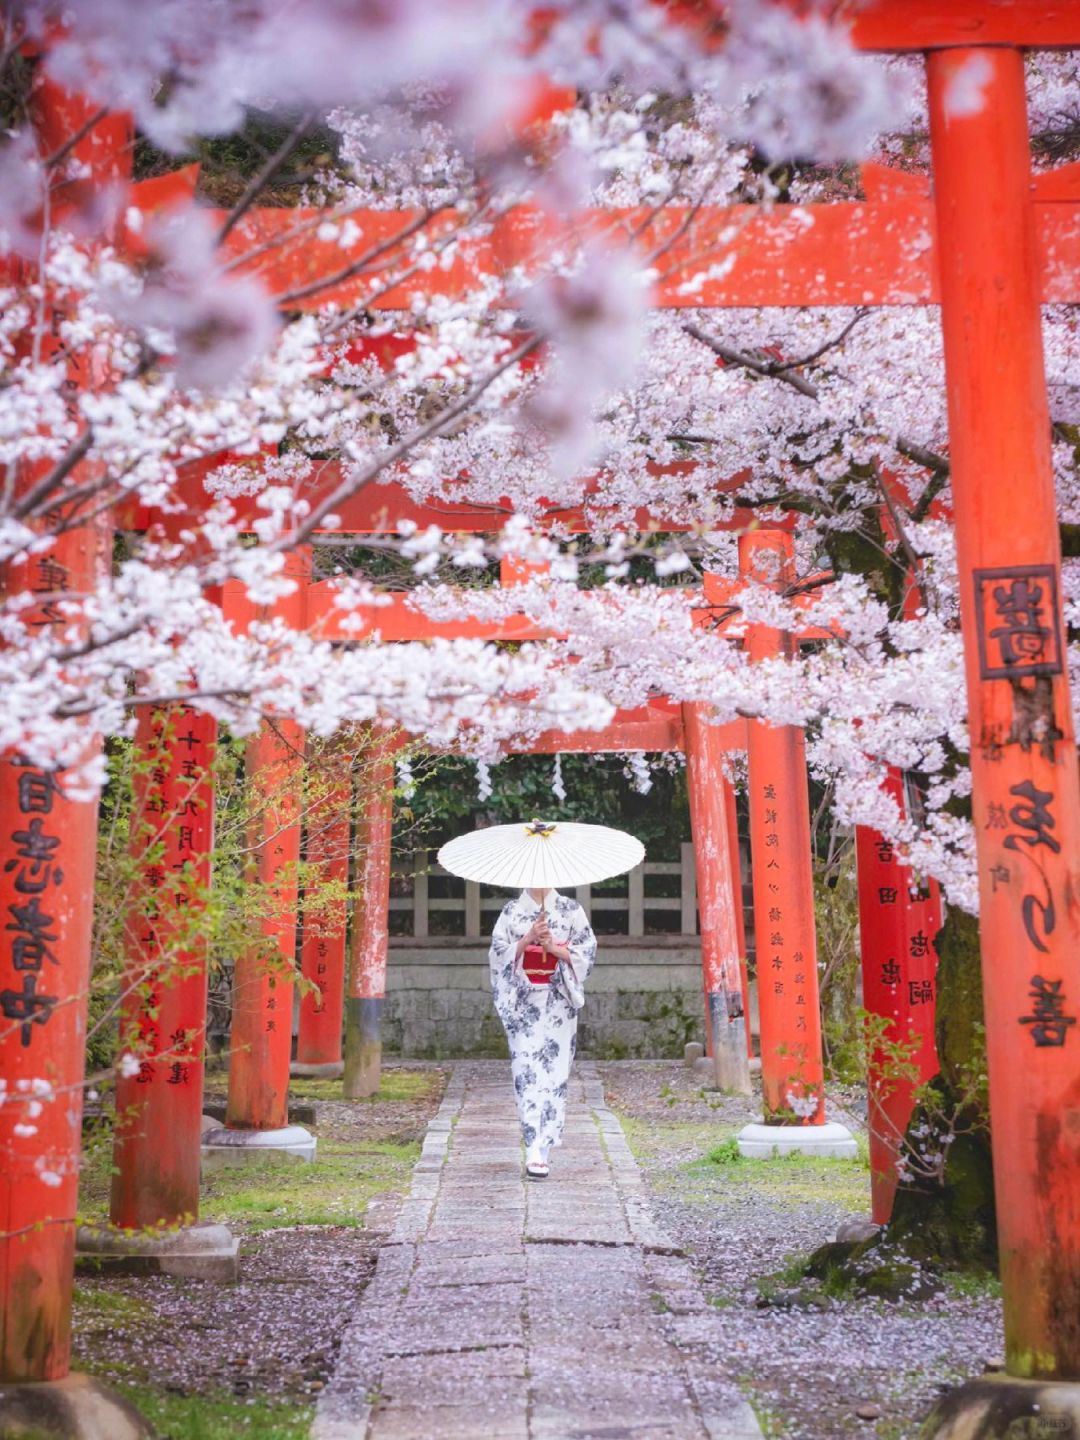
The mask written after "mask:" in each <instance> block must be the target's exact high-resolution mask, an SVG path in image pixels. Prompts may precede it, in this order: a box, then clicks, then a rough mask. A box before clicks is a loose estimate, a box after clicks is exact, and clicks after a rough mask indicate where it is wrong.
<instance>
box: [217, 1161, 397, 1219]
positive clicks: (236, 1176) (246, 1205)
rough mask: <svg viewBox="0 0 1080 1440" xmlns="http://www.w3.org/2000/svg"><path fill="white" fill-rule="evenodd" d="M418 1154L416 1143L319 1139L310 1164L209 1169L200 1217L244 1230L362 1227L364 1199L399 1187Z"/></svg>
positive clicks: (277, 1163)
mask: <svg viewBox="0 0 1080 1440" xmlns="http://www.w3.org/2000/svg"><path fill="white" fill-rule="evenodd" d="M419 1156H420V1143H419V1141H410V1142H409V1143H407V1144H400V1143H395V1142H393V1141H389V1140H372V1141H368V1142H367V1143H365V1144H349V1143H348V1142H342V1141H333V1140H320V1141H319V1148H318V1155H317V1158H316V1160H315V1162H314V1163H313V1164H310V1165H308V1164H305V1163H303V1162H302V1161H298V1160H288V1159H285V1158H284V1157H275V1158H271V1157H267V1158H266V1159H265V1160H260V1161H258V1162H256V1163H253V1164H249V1165H243V1166H229V1167H226V1168H224V1169H221V1170H214V1171H211V1172H210V1173H209V1174H208V1175H207V1176H206V1178H205V1179H204V1181H203V1191H202V1216H203V1219H205V1220H219V1221H221V1222H222V1223H224V1224H226V1225H232V1224H242V1225H243V1226H244V1227H245V1228H246V1229H248V1230H276V1229H279V1228H281V1227H282V1226H289V1225H353V1226H362V1225H363V1224H364V1216H365V1212H366V1211H367V1207H368V1202H369V1201H371V1200H372V1199H374V1197H375V1196H376V1195H381V1194H385V1193H386V1192H387V1191H389V1190H398V1189H404V1188H405V1187H406V1186H407V1185H408V1182H409V1175H410V1171H411V1170H412V1167H413V1166H414V1165H415V1164H416V1161H417V1160H418V1159H419Z"/></svg>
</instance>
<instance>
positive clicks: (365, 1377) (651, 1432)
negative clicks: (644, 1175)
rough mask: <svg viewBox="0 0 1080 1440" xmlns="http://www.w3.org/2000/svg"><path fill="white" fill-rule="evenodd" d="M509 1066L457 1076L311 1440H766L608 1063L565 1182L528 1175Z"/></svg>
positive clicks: (560, 1174) (585, 1098) (462, 1068)
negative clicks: (671, 1229) (674, 1235)
mask: <svg viewBox="0 0 1080 1440" xmlns="http://www.w3.org/2000/svg"><path fill="white" fill-rule="evenodd" d="M509 1078H510V1077H509V1073H508V1067H507V1066H506V1064H505V1063H499V1062H487V1063H484V1062H462V1063H461V1064H459V1065H457V1066H455V1068H454V1074H453V1077H452V1078H451V1080H450V1084H449V1086H448V1088H447V1092H446V1098H445V1099H444V1101H443V1105H442V1108H441V1110H440V1112H439V1115H438V1116H437V1117H436V1119H435V1120H434V1121H433V1122H432V1125H431V1127H430V1129H429V1130H428V1135H427V1138H426V1139H425V1141H424V1148H423V1154H422V1157H421V1159H420V1161H419V1162H418V1164H417V1166H416V1169H415V1171H414V1174H413V1183H412V1189H411V1191H410V1196H409V1199H408V1200H407V1201H406V1203H405V1205H404V1206H403V1207H402V1209H401V1212H400V1214H399V1216H398V1220H397V1223H396V1225H395V1228H394V1232H393V1234H392V1235H391V1237H390V1239H389V1241H388V1243H387V1244H386V1245H385V1246H384V1247H383V1250H382V1253H381V1254H380V1256H379V1263H378V1267H377V1269H376V1272H375V1277H374V1279H373V1280H372V1282H371V1284H370V1285H369V1287H368V1289H367V1290H366V1292H365V1294H364V1299H363V1303H362V1304H361V1305H360V1307H359V1308H358V1311H357V1314H356V1318H355V1320H354V1322H353V1324H352V1326H351V1327H350V1330H349V1332H348V1334H347V1335H346V1337H345V1341H344V1343H343V1345H342V1347H341V1352H340V1356H339V1361H338V1369H337V1372H336V1373H335V1375H334V1378H333V1380H332V1381H331V1384H330V1386H329V1388H328V1389H327V1390H326V1392H325V1393H324V1395H323V1396H322V1398H321V1400H320V1403H319V1407H318V1412H317V1415H316V1419H315V1423H314V1425H313V1427H312V1437H313V1440H615V1437H622V1440H631V1437H639V1440H761V1431H760V1429H759V1427H758V1425H757V1423H756V1421H755V1419H754V1415H753V1412H752V1410H751V1409H750V1407H749V1406H748V1405H747V1403H746V1401H745V1400H744V1399H743V1397H742V1396H741V1395H740V1392H739V1389H738V1387H737V1386H736V1385H734V1384H733V1383H732V1382H731V1381H730V1380H729V1379H728V1378H727V1376H726V1374H725V1371H724V1369H723V1368H722V1367H719V1366H717V1365H716V1364H715V1362H714V1361H713V1360H712V1359H711V1358H707V1357H706V1356H705V1354H704V1341H705V1338H706V1337H707V1336H709V1335H710V1334H711V1333H712V1332H713V1331H714V1330H715V1329H716V1328H717V1325H718V1320H719V1317H718V1315H717V1313H716V1311H715V1310H713V1309H712V1307H711V1306H709V1304H708V1303H707V1302H706V1300H705V1297H704V1296H703V1295H702V1294H701V1291H700V1287H699V1286H698V1285H697V1284H696V1283H695V1280H694V1277H693V1275H692V1273H691V1270H690V1266H689V1264H688V1263H687V1261H686V1260H685V1259H682V1258H681V1257H680V1256H678V1255H677V1254H675V1253H673V1247H672V1244H671V1241H670V1239H669V1238H668V1237H667V1236H665V1235H663V1234H662V1233H661V1232H660V1231H658V1230H657V1229H656V1227H655V1225H654V1224H653V1222H652V1219H651V1216H650V1214H649V1210H648V1206H647V1205H646V1204H644V1203H643V1201H642V1194H641V1177H640V1173H639V1171H638V1167H637V1165H636V1164H635V1163H634V1160H633V1157H632V1156H631V1154H630V1151H629V1149H628V1148H627V1145H626V1141H625V1139H624V1137H623V1134H622V1131H621V1129H620V1126H619V1122H618V1121H617V1120H616V1119H615V1117H614V1116H613V1115H612V1114H611V1113H610V1111H608V1109H607V1108H606V1106H605V1105H604V1099H603V1091H602V1088H601V1085H600V1082H599V1079H598V1078H597V1075H596V1071H595V1067H594V1066H592V1065H589V1064H582V1065H579V1066H578V1068H577V1071H576V1073H575V1075H574V1076H573V1078H572V1079H571V1082H570V1092H569V1097H568V1103H567V1125H566V1134H565V1144H564V1146H562V1147H561V1148H560V1149H558V1150H556V1151H554V1152H553V1155H552V1162H551V1170H552V1173H551V1178H550V1179H549V1180H546V1181H544V1182H543V1183H542V1184H530V1183H529V1182H528V1181H526V1180H525V1179H524V1177H523V1174H522V1146H521V1134H520V1129H519V1126H518V1123H517V1116H516V1114H515V1108H514V1100H513V1092H512V1090H511V1087H510V1083H509Z"/></svg>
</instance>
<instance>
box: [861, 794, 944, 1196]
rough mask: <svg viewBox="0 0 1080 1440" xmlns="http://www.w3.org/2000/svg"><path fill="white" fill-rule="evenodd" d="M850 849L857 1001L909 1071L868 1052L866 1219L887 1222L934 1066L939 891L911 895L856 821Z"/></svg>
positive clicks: (874, 836) (882, 842)
mask: <svg viewBox="0 0 1080 1440" xmlns="http://www.w3.org/2000/svg"><path fill="white" fill-rule="evenodd" d="M884 788H885V789H887V790H888V791H889V793H890V794H891V795H893V796H894V798H895V799H896V801H897V803H898V804H901V805H902V804H903V784H902V781H901V777H900V773H899V771H897V770H890V771H889V774H888V777H887V779H886V781H885V785H884ZM855 847H856V853H857V861H858V874H859V938H860V948H861V951H862V977H863V1005H864V1007H865V1009H866V1010H867V1011H868V1013H869V1014H871V1015H876V1016H880V1017H882V1018H883V1019H885V1020H887V1021H888V1028H887V1029H886V1031H885V1034H884V1036H883V1039H884V1040H886V1041H889V1042H896V1041H900V1042H906V1043H907V1044H908V1046H909V1047H910V1057H909V1059H907V1060H906V1062H905V1063H906V1065H908V1066H910V1069H911V1070H912V1071H913V1072H914V1073H913V1074H912V1075H910V1076H908V1075H896V1074H891V1073H890V1067H889V1065H888V1064H887V1063H886V1062H885V1057H884V1056H883V1054H882V1052H881V1050H880V1049H875V1051H874V1052H873V1053H872V1054H871V1056H870V1069H869V1074H868V1076H867V1100H868V1105H869V1129H870V1202H871V1218H872V1219H873V1220H874V1221H875V1222H876V1223H877V1224H878V1225H885V1224H887V1223H888V1220H889V1216H890V1215H891V1214H892V1207H893V1198H894V1196H895V1194H896V1185H897V1169H896V1166H897V1160H898V1159H899V1156H900V1150H901V1141H902V1140H903V1137H904V1132H905V1131H906V1129H907V1125H908V1121H909V1120H910V1119H911V1113H912V1110H913V1108H914V1099H913V1091H914V1090H915V1088H916V1086H918V1085H922V1084H925V1082H926V1081H927V1080H929V1079H931V1078H932V1077H933V1076H934V1075H936V1074H937V1071H938V1057H937V1047H936V1044H935V1041H934V1014H935V1008H936V1007H935V999H936V995H937V984H936V979H937V951H936V949H935V948H934V941H935V939H936V937H937V932H938V931H939V930H940V929H941V895H940V890H939V888H938V885H937V883H936V882H935V881H933V880H931V881H930V882H929V883H928V885H927V886H926V888H925V889H922V888H920V889H917V890H915V891H914V893H913V890H912V879H913V877H912V874H911V871H910V869H909V868H908V866H907V865H905V864H903V862H902V861H901V860H900V859H899V857H898V856H897V854H896V851H895V849H894V848H893V846H892V845H891V843H890V842H889V841H888V840H886V839H885V838H884V836H882V835H879V834H878V832H877V831H876V830H870V829H868V828H867V827H866V826H865V825H859V826H856V829H855Z"/></svg>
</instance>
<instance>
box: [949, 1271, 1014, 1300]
mask: <svg viewBox="0 0 1080 1440" xmlns="http://www.w3.org/2000/svg"><path fill="white" fill-rule="evenodd" d="M942 1278H943V1279H944V1281H945V1288H946V1290H947V1291H948V1292H949V1294H950V1295H962V1296H967V1297H970V1298H971V1299H972V1300H1000V1299H1001V1281H1000V1280H999V1279H998V1277H997V1276H996V1275H994V1274H992V1273H991V1272H990V1271H989V1270H949V1271H947V1272H946V1273H945V1275H944V1276H943V1277H942Z"/></svg>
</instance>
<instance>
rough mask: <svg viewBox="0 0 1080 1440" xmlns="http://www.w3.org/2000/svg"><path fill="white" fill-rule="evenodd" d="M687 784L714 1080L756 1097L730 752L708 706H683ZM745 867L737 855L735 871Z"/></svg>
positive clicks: (725, 1087)
mask: <svg viewBox="0 0 1080 1440" xmlns="http://www.w3.org/2000/svg"><path fill="white" fill-rule="evenodd" d="M682 715H683V730H684V734H685V741H684V743H685V746H686V782H687V791H688V793H689V797H690V825H691V832H692V834H693V839H694V866H695V869H696V871H697V893H698V913H699V915H700V918H701V963H702V971H703V975H704V981H705V1023H706V1025H707V1027H708V1034H709V1038H710V1042H711V1043H710V1054H711V1056H712V1064H713V1076H714V1079H715V1081H716V1085H717V1086H718V1088H719V1089H721V1090H731V1091H737V1092H739V1093H741V1094H744V1095H749V1094H750V1090H751V1086H750V1064H749V1055H748V1051H747V1043H746V1032H747V1028H748V1023H749V1017H748V1015H747V1012H746V1004H745V991H744V975H743V958H742V949H741V945H740V936H739V924H738V918H737V912H738V910H739V908H740V907H741V905H742V897H741V895H740V894H738V893H737V892H736V890H735V887H734V884H733V878H734V868H733V864H732V853H733V850H734V849H735V847H736V846H737V845H738V838H737V836H732V834H731V832H730V830H729V827H728V804H727V795H726V794H725V788H724V787H725V781H724V774H723V769H722V760H723V751H722V749H721V747H720V744H719V737H718V735H717V732H716V728H715V726H713V725H710V724H709V721H708V707H707V706H705V705H700V704H684V705H683V707H682ZM737 866H738V853H737V850H735V859H734V867H735V868H737Z"/></svg>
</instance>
